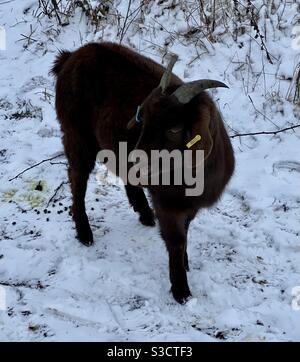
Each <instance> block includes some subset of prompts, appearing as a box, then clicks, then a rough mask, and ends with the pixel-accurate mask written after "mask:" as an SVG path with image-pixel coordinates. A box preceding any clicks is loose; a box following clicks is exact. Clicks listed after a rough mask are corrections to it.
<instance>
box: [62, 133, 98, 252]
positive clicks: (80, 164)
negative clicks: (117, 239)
mask: <svg viewBox="0 0 300 362" xmlns="http://www.w3.org/2000/svg"><path fill="white" fill-rule="evenodd" d="M64 141H65V142H64V146H65V151H66V155H67V158H68V161H69V169H68V174H69V180H70V183H71V191H72V196H73V205H72V216H73V220H74V222H75V226H76V231H77V237H78V239H79V241H80V242H81V243H82V244H84V245H86V246H90V245H92V244H93V234H92V230H91V227H90V224H89V220H88V217H87V215H86V211H85V201H84V199H85V193H86V188H87V182H88V178H89V175H90V173H91V171H92V170H93V168H94V164H95V158H96V152H92V150H91V149H88V148H87V147H86V148H84V147H80V144H79V142H78V143H75V141H74V142H72V143H68V142H66V136H65V137H64ZM86 144H89V143H86ZM71 145H73V147H74V149H69V147H70V146H71ZM75 146H76V149H75Z"/></svg>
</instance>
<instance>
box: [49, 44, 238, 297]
mask: <svg viewBox="0 0 300 362" xmlns="http://www.w3.org/2000/svg"><path fill="white" fill-rule="evenodd" d="M52 71H53V73H55V75H56V76H57V85H56V110H57V116H58V119H59V121H60V124H61V129H62V132H63V144H64V148H65V153H66V156H67V158H68V161H69V179H70V182H71V190H72V194H73V209H72V211H73V219H74V221H75V225H76V229H77V234H78V237H79V240H80V241H81V242H82V243H83V244H85V245H91V244H92V242H93V235H92V231H91V228H90V225H89V221H88V217H87V215H86V211H85V202H84V199H85V192H86V186H87V181H88V178H89V174H90V172H91V171H92V170H93V167H94V164H95V159H96V155H97V152H98V151H99V150H101V149H110V150H113V151H114V152H115V153H116V154H118V146H119V142H125V141H126V142H127V144H128V150H129V151H130V150H132V149H134V148H135V147H136V146H137V141H138V139H140V142H139V145H138V146H139V148H140V149H144V150H145V151H146V152H149V151H150V150H151V149H159V150H161V149H163V148H170V142H169V143H168V140H167V138H166V132H167V131H168V129H170V127H172V126H174V125H177V124H182V123H183V124H184V128H185V130H184V132H182V133H181V134H180V139H179V140H176V142H175V143H174V147H171V148H174V149H175V148H178V149H181V150H183V149H184V148H185V144H186V142H187V141H188V138H187V137H191V136H192V135H193V134H195V132H196V133H197V132H200V133H201V134H202V135H204V137H203V140H202V141H201V142H200V143H199V145H198V146H197V147H198V148H201V147H202V149H204V151H205V153H206V154H208V153H207V152H208V151H207V150H208V145H207V142H208V141H207V140H208V136H209V134H210V135H211V137H212V139H213V148H212V152H211V154H210V155H209V156H208V158H207V159H206V161H205V187H204V193H203V194H202V195H201V196H197V197H188V196H185V192H184V191H185V188H184V186H162V185H160V186H149V187H148V189H149V192H150V195H151V198H152V201H153V206H154V209H155V214H156V217H157V219H158V222H159V225H160V230H161V235H162V238H163V239H164V240H165V242H166V246H167V249H168V252H169V267H170V280H171V285H172V287H171V290H172V293H173V296H174V298H175V299H176V300H177V301H178V302H180V303H182V302H184V301H185V300H186V298H187V297H188V296H189V295H190V290H189V287H188V283H187V275H186V270H188V256H187V252H186V245H187V232H188V227H189V224H190V222H191V220H192V219H193V218H194V217H195V215H196V213H197V212H198V210H199V209H200V208H202V207H209V206H211V205H213V204H214V203H215V202H216V201H217V200H218V198H219V197H220V195H221V194H222V192H223V190H224V188H225V186H226V184H227V182H228V181H229V179H230V177H231V175H232V173H233V170H234V156H233V150H232V147H231V143H230V140H229V138H228V136H227V133H226V130H225V127H224V125H223V122H222V119H221V116H220V114H219V112H218V110H217V108H216V107H215V105H214V103H213V101H212V100H211V98H210V97H209V95H208V94H207V93H205V92H202V93H200V94H199V95H198V96H196V97H195V98H194V99H193V100H192V101H191V102H189V103H188V104H187V105H184V106H179V105H176V104H174V103H173V102H172V100H171V98H170V97H169V96H170V94H171V93H172V92H173V91H174V90H175V89H177V88H178V87H179V86H180V85H181V84H182V81H181V80H180V79H179V78H178V77H176V76H175V75H172V79H171V83H170V85H169V88H168V95H167V96H163V95H162V94H161V93H160V91H159V90H158V89H157V88H156V87H157V86H158V84H159V81H160V78H161V76H162V74H163V72H164V68H163V67H162V66H160V65H158V64H156V63H155V62H154V61H152V60H150V59H148V58H145V57H143V56H141V55H139V54H137V53H135V52H133V51H132V50H130V49H128V48H126V47H123V46H121V45H116V44H113V43H99V44H96V43H92V44H88V45H85V46H83V47H81V48H80V49H78V50H77V51H74V52H72V53H71V52H66V51H64V52H61V53H60V55H59V56H58V57H57V59H56V61H55V64H54V66H53V68H52ZM153 90H154V91H153ZM151 92H152V94H151V95H150V96H149V94H150V93H151ZM147 97H148V98H147ZM146 98H147V101H145V99H146ZM143 101H145V102H144V106H143V110H142V114H141V117H142V119H143V124H142V125H137V126H135V127H134V128H133V129H132V130H127V123H128V121H129V120H130V119H131V118H132V117H133V115H134V114H135V112H136V109H137V106H138V105H140V104H141V103H142V102H143ZM204 121H205V122H204ZM206 123H207V124H209V127H208V128H207V126H206V128H205V126H204V124H206ZM206 136H207V137H206ZM125 188H126V193H127V196H128V199H129V202H130V204H131V205H132V206H133V208H134V210H135V211H136V212H138V213H139V215H140V221H141V222H142V223H143V224H144V225H149V226H153V225H154V224H155V221H154V215H153V212H152V210H151V209H150V207H149V205H148V201H147V199H146V197H145V194H144V191H143V189H142V188H140V187H136V186H132V185H127V186H125Z"/></svg>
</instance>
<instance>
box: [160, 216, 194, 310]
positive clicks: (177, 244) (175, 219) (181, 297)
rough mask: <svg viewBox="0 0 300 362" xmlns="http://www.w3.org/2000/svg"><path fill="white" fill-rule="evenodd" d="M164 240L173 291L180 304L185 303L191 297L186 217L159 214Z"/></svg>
mask: <svg viewBox="0 0 300 362" xmlns="http://www.w3.org/2000/svg"><path fill="white" fill-rule="evenodd" d="M157 217H158V220H159V224H160V230H161V235H162V238H163V239H164V240H165V242H166V246H167V250H168V252H169V271H170V281H171V291H172V294H173V297H174V298H175V300H176V301H177V302H178V303H181V304H182V303H184V302H185V301H186V299H187V298H188V297H189V296H190V295H191V292H190V289H189V286H188V281H187V275H186V269H185V253H186V242H187V240H186V231H185V225H184V223H185V220H184V217H182V216H181V215H178V214H177V213H172V212H161V210H160V211H159V212H158V214H157Z"/></svg>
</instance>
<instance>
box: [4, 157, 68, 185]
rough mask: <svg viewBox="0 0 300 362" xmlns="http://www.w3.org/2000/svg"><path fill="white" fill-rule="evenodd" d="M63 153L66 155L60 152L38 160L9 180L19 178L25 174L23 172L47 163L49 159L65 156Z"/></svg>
mask: <svg viewBox="0 0 300 362" xmlns="http://www.w3.org/2000/svg"><path fill="white" fill-rule="evenodd" d="M63 155H64V154H63V153H60V154H58V155H56V156H53V157H50V158H46V159H45V160H42V161H40V162H38V163H35V164H34V165H32V166H30V167H27V168H25V170H23V171H21V172H20V173H18V174H17V175H16V176H14V177H12V178H10V179H9V180H8V181H12V180H15V179H16V178H18V177H20V176H21V175H23V173H25V172H26V171H29V170H31V169H32V168H34V167H36V166H39V165H41V164H42V163H45V162H48V161H52V160H54V159H56V158H58V157H61V156H63Z"/></svg>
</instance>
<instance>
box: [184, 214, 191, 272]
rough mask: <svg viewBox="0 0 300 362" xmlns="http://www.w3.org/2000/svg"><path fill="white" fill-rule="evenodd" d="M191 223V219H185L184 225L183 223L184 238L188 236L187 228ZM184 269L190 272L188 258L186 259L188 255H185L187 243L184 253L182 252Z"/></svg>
mask: <svg viewBox="0 0 300 362" xmlns="http://www.w3.org/2000/svg"><path fill="white" fill-rule="evenodd" d="M191 221H192V219H190V218H187V219H186V220H185V223H184V229H185V233H186V237H187V234H188V230H189V226H190V223H191ZM184 267H185V270H186V271H190V267H189V257H188V253H187V243H186V244H185V251H184Z"/></svg>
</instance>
